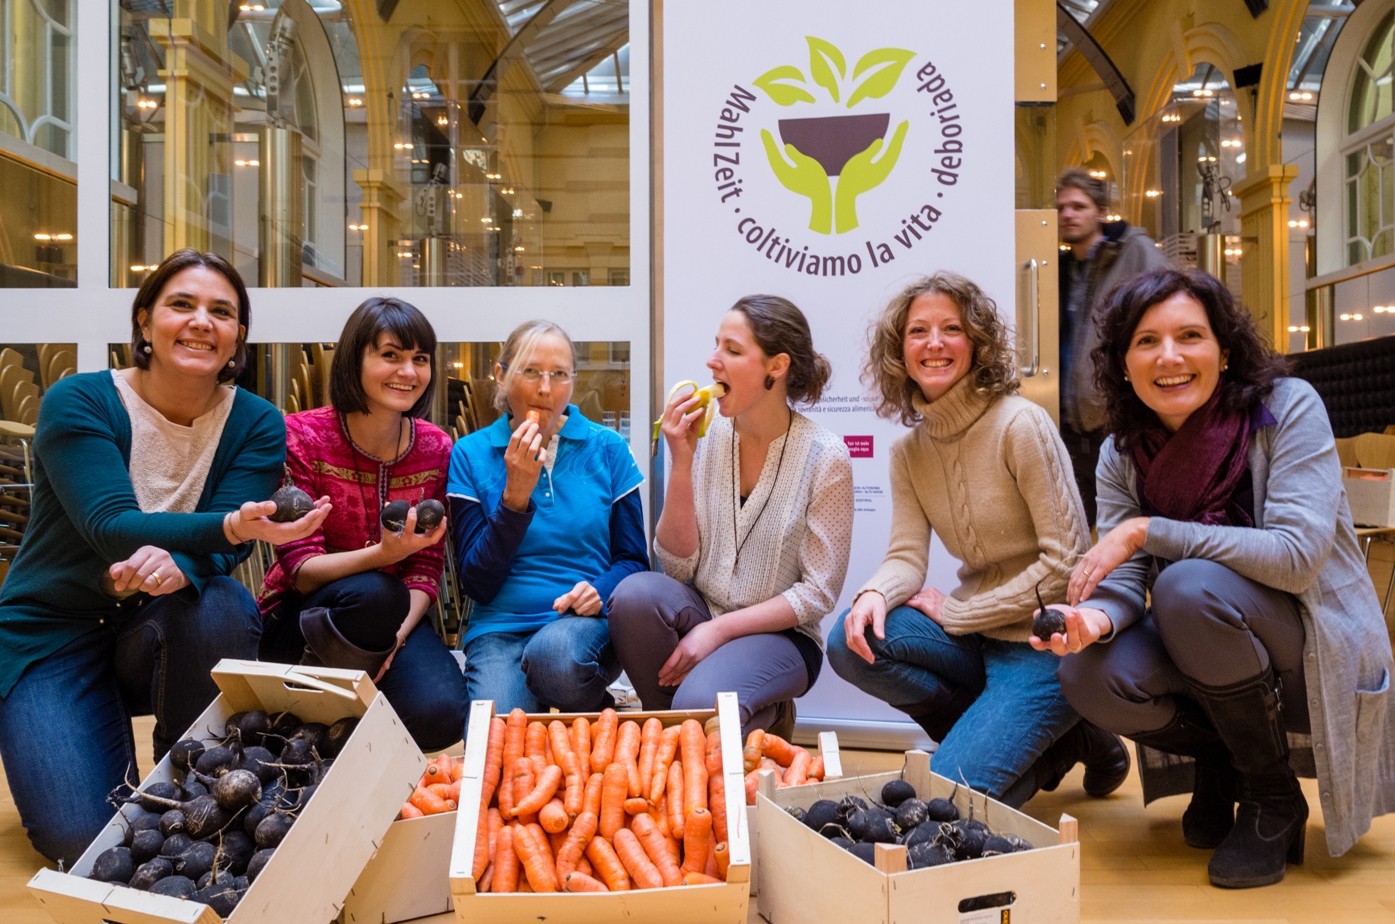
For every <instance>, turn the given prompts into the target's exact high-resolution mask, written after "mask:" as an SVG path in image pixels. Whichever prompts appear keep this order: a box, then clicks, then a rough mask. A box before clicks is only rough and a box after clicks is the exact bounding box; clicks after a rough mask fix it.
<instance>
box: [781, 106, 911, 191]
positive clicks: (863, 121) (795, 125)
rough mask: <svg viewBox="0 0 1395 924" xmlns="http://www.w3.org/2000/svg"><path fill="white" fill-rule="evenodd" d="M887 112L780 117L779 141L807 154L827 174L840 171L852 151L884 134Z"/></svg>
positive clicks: (863, 147) (888, 118)
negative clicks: (799, 117)
mask: <svg viewBox="0 0 1395 924" xmlns="http://www.w3.org/2000/svg"><path fill="white" fill-rule="evenodd" d="M890 124H891V115H890V114H889V113H885V112H883V113H878V114H876V115H846V116H830V117H828V118H823V119H781V120H780V140H781V141H783V142H784V143H785V144H792V145H794V146H795V148H797V149H798V150H799V151H800V152H801V153H804V154H808V155H809V156H810V157H812V158H813V159H814V160H816V161H818V162H819V166H821V167H823V172H824V173H827V174H828V175H829V176H837V175H838V174H840V173H842V172H843V165H844V164H846V163H847V162H848V161H849V160H851V159H852V156H853V155H854V154H858V153H860V152H862V151H865V150H867V148H868V146H870V145H871V144H872V142H873V141H876V140H877V139H878V138H885V137H886V128H887V126H888V125H890Z"/></svg>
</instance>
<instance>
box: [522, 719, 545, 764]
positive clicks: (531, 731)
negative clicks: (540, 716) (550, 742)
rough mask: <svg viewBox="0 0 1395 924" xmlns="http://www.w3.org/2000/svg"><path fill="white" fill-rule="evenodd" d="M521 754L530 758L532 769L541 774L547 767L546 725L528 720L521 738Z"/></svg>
mask: <svg viewBox="0 0 1395 924" xmlns="http://www.w3.org/2000/svg"><path fill="white" fill-rule="evenodd" d="M523 754H524V756H525V757H528V758H530V759H532V761H533V766H534V767H535V768H536V769H534V770H533V772H534V773H536V774H541V773H542V772H543V771H544V770H545V769H547V726H546V725H544V724H543V723H541V722H529V723H528V730H527V733H526V735H525V737H524V739H523Z"/></svg>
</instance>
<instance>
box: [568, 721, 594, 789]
mask: <svg viewBox="0 0 1395 924" xmlns="http://www.w3.org/2000/svg"><path fill="white" fill-rule="evenodd" d="M572 751H573V752H574V753H575V754H576V764H577V770H578V771H579V772H580V773H581V774H582V775H585V774H588V773H590V772H591V722H590V720H589V719H587V718H586V716H584V715H582V716H577V717H576V718H575V719H574V720H573V721H572Z"/></svg>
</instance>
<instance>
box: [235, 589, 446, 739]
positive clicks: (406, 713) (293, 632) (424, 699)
mask: <svg viewBox="0 0 1395 924" xmlns="http://www.w3.org/2000/svg"><path fill="white" fill-rule="evenodd" d="M411 602H412V598H411V593H410V592H409V591H408V590H407V586H406V585H405V584H403V583H402V581H401V580H400V579H399V578H396V577H393V576H392V575H390V574H386V573H384V572H382V571H364V572H362V573H360V574H351V575H349V576H348V577H345V578H340V579H339V580H337V581H333V582H331V583H329V584H326V585H325V586H324V587H321V588H320V589H319V590H317V591H314V592H313V593H310V594H307V595H306V596H304V597H300V596H294V597H289V598H287V600H286V601H285V602H284V603H282V604H281V605H280V606H279V607H278V608H277V610H276V612H274V613H272V614H271V615H270V616H268V617H267V623H266V631H265V632H264V633H263V635H262V644H261V659H262V660H263V661H280V662H282V663H286V664H295V663H298V662H299V661H300V658H301V656H302V655H303V654H304V653H305V636H304V635H302V634H301V632H300V611H301V610H303V609H305V608H307V607H312V606H322V607H325V608H326V609H328V610H329V615H330V620H331V621H332V622H333V623H334V624H335V627H336V628H338V629H339V630H340V632H341V633H342V634H344V635H345V636H346V637H349V638H351V639H352V640H353V641H354V642H356V643H358V644H361V645H364V646H365V647H369V648H370V649H371V650H376V651H386V650H387V649H388V648H390V647H391V646H392V644H393V640H394V638H395V637H396V633H397V629H398V627H400V626H401V625H402V621H403V620H404V619H406V618H407V611H408V608H409V607H410V606H411ZM330 666H331V667H333V666H334V665H330ZM377 686H378V689H379V690H381V691H382V693H383V695H384V696H385V697H387V701H388V702H389V703H391V704H392V708H393V709H394V710H395V711H396V712H397V716H398V718H400V719H401V720H402V724H403V725H404V726H405V727H406V729H407V732H408V734H410V735H411V736H412V740H414V741H415V742H416V743H417V746H418V747H420V748H421V749H422V750H423V751H440V750H444V749H445V748H448V747H450V746H451V745H452V744H454V743H455V742H457V741H459V740H460V739H461V736H462V735H463V734H464V729H465V722H466V719H467V718H468V716H469V712H470V698H469V696H468V695H467V694H466V692H465V680H464V678H463V677H462V676H461V675H460V663H459V662H458V661H456V660H455V656H454V655H452V654H451V653H450V651H449V650H448V649H447V648H446V646H445V643H443V642H442V641H441V637H440V636H439V635H437V634H436V632H435V630H434V629H433V628H432V627H431V623H430V621H429V620H427V619H426V618H423V619H422V621H421V622H419V623H417V627H416V628H415V629H413V630H412V634H411V635H409V636H407V641H406V642H405V643H404V644H403V645H402V647H401V648H400V649H398V651H397V654H396V655H394V656H393V659H392V664H391V665H390V666H389V667H388V669H387V673H386V674H384V675H383V677H382V679H381V680H379V681H378V683H377Z"/></svg>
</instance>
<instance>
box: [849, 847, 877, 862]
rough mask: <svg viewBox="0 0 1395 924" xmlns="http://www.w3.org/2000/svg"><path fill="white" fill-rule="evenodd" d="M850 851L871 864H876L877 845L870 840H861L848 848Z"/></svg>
mask: <svg viewBox="0 0 1395 924" xmlns="http://www.w3.org/2000/svg"><path fill="white" fill-rule="evenodd" d="M848 853H850V854H852V855H853V856H855V857H857V858H858V859H859V860H861V861H862V862H863V863H866V864H868V865H869V866H875V865H876V856H877V845H876V844H873V843H872V842H870V841H865V842H859V843H856V844H853V845H852V846H851V847H849V848H848Z"/></svg>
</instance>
